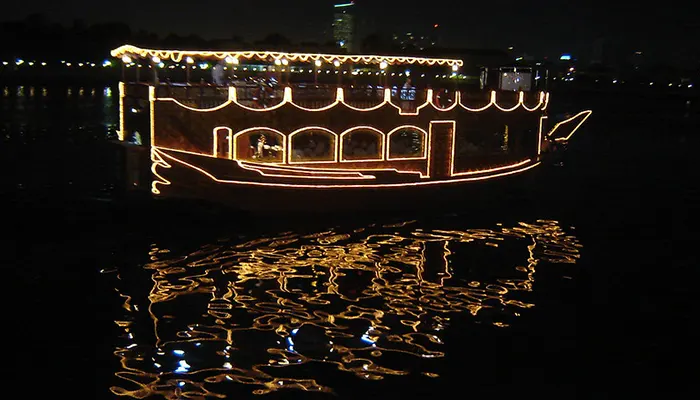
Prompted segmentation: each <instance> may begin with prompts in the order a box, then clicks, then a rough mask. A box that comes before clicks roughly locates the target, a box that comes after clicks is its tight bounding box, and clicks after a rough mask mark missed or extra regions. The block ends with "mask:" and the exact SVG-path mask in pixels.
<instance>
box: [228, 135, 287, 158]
mask: <svg viewBox="0 0 700 400" xmlns="http://www.w3.org/2000/svg"><path fill="white" fill-rule="evenodd" d="M233 143H234V155H235V157H236V160H241V161H254V162H265V163H284V155H285V153H284V150H285V144H286V143H285V137H284V135H283V134H282V133H281V132H278V131H276V130H273V129H269V128H265V129H260V128H257V129H256V128H253V129H246V130H244V131H241V132H238V133H237V134H236V135H234V140H233Z"/></svg>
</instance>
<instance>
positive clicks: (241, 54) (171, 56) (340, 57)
mask: <svg viewBox="0 0 700 400" xmlns="http://www.w3.org/2000/svg"><path fill="white" fill-rule="evenodd" d="M111 55H112V57H117V58H121V57H123V56H129V57H134V56H139V57H144V58H152V57H158V58H160V59H161V60H171V61H174V62H181V61H183V59H186V58H187V57H192V58H199V59H202V58H204V59H219V60H226V59H229V60H241V59H255V60H260V61H272V62H274V61H275V60H283V59H286V60H287V61H302V62H313V61H316V60H320V61H322V62H327V63H333V62H334V61H338V62H340V63H345V62H352V63H355V64H381V63H382V62H386V63H387V64H388V65H400V64H421V65H446V66H450V67H452V66H454V65H456V66H458V67H461V66H462V65H464V62H462V60H457V59H449V58H426V57H406V56H379V55H351V54H319V53H285V52H279V51H257V50H252V51H219V50H211V51H196V50H156V49H142V48H139V47H136V46H131V45H124V46H121V47H118V48H116V49H114V50H112V51H111Z"/></svg>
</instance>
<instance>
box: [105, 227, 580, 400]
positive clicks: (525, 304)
mask: <svg viewBox="0 0 700 400" xmlns="http://www.w3.org/2000/svg"><path fill="white" fill-rule="evenodd" d="M581 247H582V246H581V245H580V244H579V243H578V241H577V239H576V238H575V237H573V236H571V235H568V234H566V233H565V232H564V231H563V229H562V228H561V227H560V226H559V223H558V222H556V221H548V220H540V221H537V222H535V223H519V224H517V225H516V226H514V227H510V228H507V227H503V226H502V225H500V224H499V225H498V227H497V228H495V229H470V230H449V229H446V230H438V229H421V228H419V227H417V226H416V225H415V223H414V221H410V222H403V223H399V224H391V225H384V226H375V225H371V226H367V227H361V228H358V229H354V230H349V231H336V230H328V231H323V232H317V233H312V234H302V233H294V232H286V233H282V234H279V235H277V236H269V237H262V238H256V239H252V240H249V241H247V242H244V243H240V242H231V241H219V242H217V243H214V244H210V245H207V246H203V247H201V248H200V249H199V250H197V251H195V252H192V253H190V254H186V255H184V254H183V255H177V254H173V252H170V251H169V250H168V249H161V248H159V247H158V246H157V245H155V244H154V245H153V246H152V249H151V251H150V254H149V257H150V260H151V262H150V263H148V264H147V265H145V269H146V270H147V271H149V272H150V273H151V279H152V287H151V288H150V290H144V291H143V293H140V294H139V293H133V292H137V290H136V289H134V288H133V287H130V289H131V291H132V293H129V294H128V295H127V294H123V293H121V292H122V291H123V290H119V288H117V289H118V290H117V292H118V293H119V296H121V298H122V299H126V300H122V302H123V304H124V306H123V309H124V310H125V312H126V315H122V316H120V317H119V318H118V319H117V320H115V323H116V324H117V325H118V326H119V327H121V328H122V329H124V330H125V334H124V336H122V338H123V340H122V343H120V346H119V347H117V348H116V351H115V352H114V354H115V355H116V356H117V357H118V359H119V361H120V366H121V367H120V370H119V371H117V372H116V376H117V378H118V380H119V382H120V384H119V386H113V387H112V388H111V389H110V390H111V392H112V393H113V394H115V395H119V396H127V397H133V398H146V397H149V396H156V395H158V396H163V397H165V398H188V399H195V398H208V397H212V398H226V391H227V390H229V389H230V386H229V385H227V384H226V383H234V384H241V385H249V386H251V390H252V392H253V393H254V394H266V393H271V392H275V391H278V390H280V389H297V390H303V391H315V392H331V391H332V387H331V385H329V383H328V382H321V381H319V379H321V378H319V377H315V376H309V371H310V369H308V368H306V369H304V366H307V367H313V366H315V367H317V368H318V366H319V365H321V363H322V364H327V366H326V367H324V368H326V369H327V368H328V367H331V368H334V369H337V370H338V371H341V372H345V373H350V374H353V375H355V376H356V377H358V378H360V379H367V380H381V379H383V378H384V377H387V376H397V377H398V376H409V375H411V374H413V373H419V374H422V375H424V376H426V377H431V378H437V377H438V376H439V375H438V374H436V373H434V372H432V371H433V370H434V367H435V364H434V362H435V359H439V358H442V357H444V356H445V349H444V342H443V340H444V335H443V331H444V330H446V329H449V327H450V324H451V323H452V322H451V320H456V319H457V318H463V315H465V314H466V315H468V316H469V318H477V319H479V321H482V322H483V321H485V322H488V323H490V324H491V325H492V326H494V329H507V328H508V326H510V325H511V324H512V323H514V317H517V316H519V315H520V313H523V312H524V310H526V309H529V308H532V307H534V306H535V305H534V304H533V303H532V302H531V301H530V300H529V299H530V296H527V293H528V292H531V291H533V285H534V274H535V267H536V266H537V265H538V263H540V262H545V263H555V264H556V263H576V261H577V260H578V258H579V256H580V254H579V251H580V248H581ZM476 253H478V254H491V255H495V256H496V257H497V259H498V260H500V261H499V264H502V259H503V258H506V259H509V261H508V262H507V265H508V266H507V267H502V268H495V267H494V266H491V265H483V266H478V265H477V266H475V265H470V264H469V262H468V261H467V260H469V259H470V257H469V256H468V255H470V254H476ZM514 254H515V255H516V256H515V257H514V258H513V255H514ZM465 255H467V256H466V258H465ZM510 258H513V259H512V260H510ZM476 267H480V268H481V269H483V270H484V271H485V272H478V273H479V274H482V275H478V276H480V277H482V279H481V280H479V279H476V278H477V277H475V276H474V275H473V274H475V272H473V271H474V270H475V268H476ZM124 273H126V272H124ZM496 273H502V274H503V275H505V276H502V277H498V278H496V277H492V276H495V275H494V274H496ZM487 276H488V277H490V278H484V277H487ZM119 282H123V281H121V280H120V281H119ZM149 286H150V285H149ZM146 292H147V293H146ZM138 303H143V304H146V305H147V307H141V308H139V305H138ZM139 310H144V311H139ZM146 310H147V311H146ZM411 360H413V361H411ZM421 360H422V361H421ZM431 360H432V361H431ZM417 362H419V363H420V365H421V366H422V367H421V368H420V369H424V370H422V371H421V370H415V368H413V370H412V368H411V367H410V366H411V365H415V364H416V363H417Z"/></svg>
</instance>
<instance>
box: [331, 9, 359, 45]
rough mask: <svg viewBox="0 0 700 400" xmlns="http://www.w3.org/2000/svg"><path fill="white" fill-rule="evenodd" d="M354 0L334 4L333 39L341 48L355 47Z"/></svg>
mask: <svg viewBox="0 0 700 400" xmlns="http://www.w3.org/2000/svg"><path fill="white" fill-rule="evenodd" d="M354 8H355V2H354V1H350V2H348V3H339V4H334V5H333V9H334V11H335V12H334V13H333V39H334V40H335V42H336V43H337V44H338V46H340V47H341V48H343V49H347V50H348V51H350V52H352V51H353V50H354V49H355V16H354V15H353V11H354Z"/></svg>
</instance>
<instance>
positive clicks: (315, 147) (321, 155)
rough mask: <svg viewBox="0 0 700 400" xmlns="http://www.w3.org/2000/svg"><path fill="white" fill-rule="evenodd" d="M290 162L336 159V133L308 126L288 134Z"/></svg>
mask: <svg viewBox="0 0 700 400" xmlns="http://www.w3.org/2000/svg"><path fill="white" fill-rule="evenodd" d="M290 141H291V149H290V158H289V161H290V162H299V163H302V162H328V161H331V162H332V161H337V158H336V149H335V148H336V135H335V133H333V132H331V131H329V130H326V129H322V128H309V129H305V130H303V131H297V132H294V133H292V134H291V135H290Z"/></svg>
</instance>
